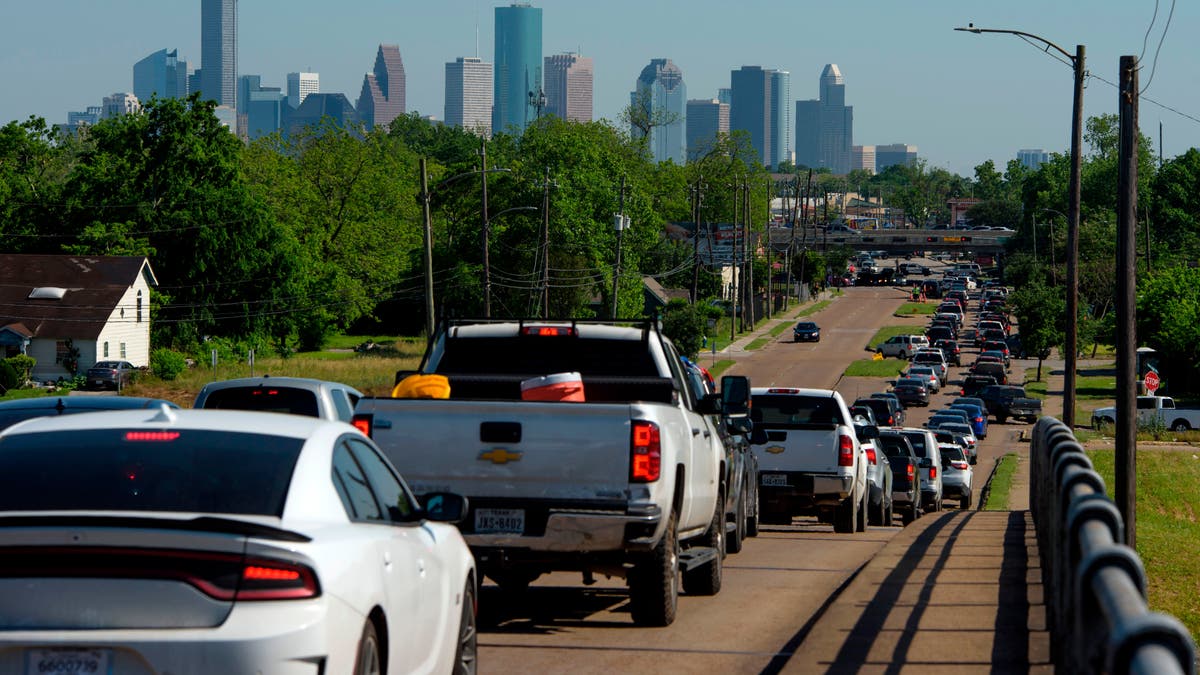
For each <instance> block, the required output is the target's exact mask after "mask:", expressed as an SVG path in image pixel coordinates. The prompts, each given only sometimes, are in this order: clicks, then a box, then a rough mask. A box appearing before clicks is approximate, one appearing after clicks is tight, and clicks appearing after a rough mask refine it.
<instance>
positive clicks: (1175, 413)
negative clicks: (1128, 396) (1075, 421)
mask: <svg viewBox="0 0 1200 675" xmlns="http://www.w3.org/2000/svg"><path fill="white" fill-rule="evenodd" d="M1137 417H1138V424H1139V425H1142V424H1151V423H1154V421H1155V420H1157V421H1160V422H1161V423H1162V425H1163V426H1165V427H1167V428H1168V429H1170V430H1172V431H1188V430H1190V429H1200V410H1188V409H1185V408H1176V407H1175V399H1173V398H1171V397H1170V396H1139V397H1137ZM1116 421H1117V409H1116V408H1115V407H1109V408H1096V410H1094V411H1092V428H1093V429H1099V428H1100V425H1102V424H1116Z"/></svg>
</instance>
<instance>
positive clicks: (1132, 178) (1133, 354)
mask: <svg viewBox="0 0 1200 675" xmlns="http://www.w3.org/2000/svg"><path fill="white" fill-rule="evenodd" d="M1137 61H1138V60H1137V58H1136V57H1133V56H1122V57H1121V73H1120V75H1121V77H1120V87H1121V88H1120V94H1118V102H1117V103H1118V107H1119V110H1120V139H1121V140H1120V148H1119V150H1118V155H1117V170H1118V173H1117V428H1116V439H1115V440H1116V458H1115V459H1116V461H1115V467H1114V469H1115V471H1114V474H1115V475H1114V478H1115V481H1114V482H1116V484H1117V485H1116V493H1117V494H1116V497H1117V499H1116V502H1117V510H1118V511H1120V512H1121V518H1122V520H1124V521H1125V544H1126V545H1128V546H1130V547H1133V546H1134V543H1135V541H1136V538H1137V537H1136V535H1137V520H1136V518H1137V514H1136V509H1135V507H1136V505H1137V412H1138V411H1137V365H1136V362H1137V327H1136V326H1135V325H1134V323H1135V322H1136V320H1137V307H1136V304H1135V297H1136V292H1137V277H1136V273H1137V182H1138V181H1137V179H1138V165H1137V160H1138V73H1137V69H1138V65H1137Z"/></svg>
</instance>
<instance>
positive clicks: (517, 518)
mask: <svg viewBox="0 0 1200 675" xmlns="http://www.w3.org/2000/svg"><path fill="white" fill-rule="evenodd" d="M475 532H476V533H478V534H490V533H503V534H523V533H524V532H525V509H477V510H476V511H475Z"/></svg>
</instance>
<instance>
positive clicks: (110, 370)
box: [87, 361, 138, 390]
mask: <svg viewBox="0 0 1200 675" xmlns="http://www.w3.org/2000/svg"><path fill="white" fill-rule="evenodd" d="M137 370H138V369H137V367H136V366H134V365H133V364H132V363H130V362H128V361H98V362H97V363H96V365H94V366H92V367H91V368H88V371H87V386H88V387H91V388H94V389H118V390H119V389H122V388H124V387H126V386H128V385H129V383H130V382H131V381H132V380H133V377H134V375H133V374H134V373H136V372H137Z"/></svg>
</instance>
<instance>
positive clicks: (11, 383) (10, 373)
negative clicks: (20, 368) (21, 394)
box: [0, 359, 21, 394]
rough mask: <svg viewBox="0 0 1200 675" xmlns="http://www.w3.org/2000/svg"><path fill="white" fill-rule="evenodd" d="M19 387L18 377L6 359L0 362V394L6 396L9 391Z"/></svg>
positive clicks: (19, 380)
mask: <svg viewBox="0 0 1200 675" xmlns="http://www.w3.org/2000/svg"><path fill="white" fill-rule="evenodd" d="M20 385H21V379H20V376H18V375H17V371H16V369H15V368H13V367H12V364H10V363H9V362H8V360H7V359H5V360H4V361H0V394H6V393H8V391H9V390H10V389H16V388H17V387H19V386H20Z"/></svg>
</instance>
